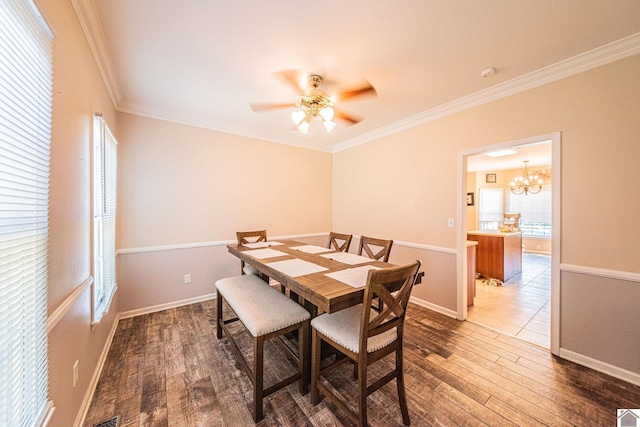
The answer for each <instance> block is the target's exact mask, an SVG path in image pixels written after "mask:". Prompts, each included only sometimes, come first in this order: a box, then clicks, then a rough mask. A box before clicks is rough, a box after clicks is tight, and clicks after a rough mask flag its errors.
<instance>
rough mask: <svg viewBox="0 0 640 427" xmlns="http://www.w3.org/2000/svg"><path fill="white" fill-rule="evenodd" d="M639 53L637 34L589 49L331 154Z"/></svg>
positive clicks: (352, 141) (340, 145)
mask: <svg viewBox="0 0 640 427" xmlns="http://www.w3.org/2000/svg"><path fill="white" fill-rule="evenodd" d="M639 53H640V33H636V34H633V35H631V36H628V37H625V38H623V39H620V40H617V41H614V42H612V43H609V44H606V45H604V46H601V47H598V48H595V49H592V50H590V51H587V52H585V53H582V54H580V55H576V56H574V57H572V58H568V59H565V60H564V61H560V62H558V63H555V64H553V65H549V66H547V67H544V68H541V69H539V70H536V71H533V72H531V73H528V74H525V75H523V76H520V77H517V78H515V79H512V80H509V81H506V82H503V83H500V84H497V85H495V86H492V87H490V88H487V89H483V90H481V91H478V92H475V93H472V94H471V95H467V96H463V97H462V98H458V99H456V100H453V101H451V102H447V103H445V104H442V105H439V106H437V107H435V108H432V109H430V110H426V111H424V112H422V113H418V114H415V115H413V116H410V117H407V118H406V119H403V120H399V121H397V122H394V123H391V124H390V125H388V126H384V127H381V128H378V129H376V130H373V131H371V132H367V133H365V134H363V135H360V136H358V137H356V138H351V139H348V140H346V141H343V142H341V143H338V144H336V145H334V146H333V150H332V152H333V153H337V152H339V151H343V150H347V149H349V148H353V147H356V146H358V145H362V144H366V143H367V142H371V141H374V140H376V139H380V138H382V137H384V136H388V135H392V134H395V133H398V132H401V131H404V130H407V129H410V128H412V127H415V126H418V125H421V124H424V123H428V122H430V121H433V120H437V119H440V118H442V117H445V116H448V115H451V114H454V113H458V112H461V111H464V110H467V109H469V108H473V107H476V106H479V105H482V104H486V103H489V102H492V101H495V100H498V99H501V98H506V97H508V96H511V95H514V94H517V93H520V92H524V91H526V90H529V89H533V88H536V87H539V86H543V85H546V84H548V83H552V82H555V81H558V80H561V79H564V78H566V77H570V76H573V75H576V74H580V73H583V72H585V71H588V70H591V69H593V68H597V67H600V66H603V65H607V64H610V63H612V62H615V61H619V60H621V59H624V58H628V57H630V56H633V55H637V54H639Z"/></svg>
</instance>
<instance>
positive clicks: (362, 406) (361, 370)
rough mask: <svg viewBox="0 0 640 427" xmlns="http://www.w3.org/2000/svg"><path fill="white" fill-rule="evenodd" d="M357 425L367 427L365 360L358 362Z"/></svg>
mask: <svg viewBox="0 0 640 427" xmlns="http://www.w3.org/2000/svg"><path fill="white" fill-rule="evenodd" d="M365 357H366V356H365ZM358 427H367V362H366V361H365V360H362V363H358Z"/></svg>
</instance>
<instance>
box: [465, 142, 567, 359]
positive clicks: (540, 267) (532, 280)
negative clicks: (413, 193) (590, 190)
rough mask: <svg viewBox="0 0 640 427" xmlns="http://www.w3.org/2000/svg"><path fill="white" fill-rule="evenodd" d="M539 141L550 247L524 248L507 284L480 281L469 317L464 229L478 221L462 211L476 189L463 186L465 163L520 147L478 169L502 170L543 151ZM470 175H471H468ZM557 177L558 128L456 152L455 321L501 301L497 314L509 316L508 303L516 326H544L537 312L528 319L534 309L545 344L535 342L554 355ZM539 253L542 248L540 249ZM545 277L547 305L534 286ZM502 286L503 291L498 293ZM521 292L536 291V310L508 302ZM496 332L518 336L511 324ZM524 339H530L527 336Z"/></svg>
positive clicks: (556, 337) (556, 346)
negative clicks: (547, 172)
mask: <svg viewBox="0 0 640 427" xmlns="http://www.w3.org/2000/svg"><path fill="white" fill-rule="evenodd" d="M544 144H547V147H548V146H549V145H550V150H549V151H548V153H550V159H549V162H548V165H550V166H551V170H552V171H553V173H552V174H551V187H552V188H553V193H552V195H551V198H552V201H551V204H552V207H551V210H552V213H551V217H552V219H551V223H552V226H551V244H550V245H548V246H547V248H550V252H551V255H550V256H547V257H546V258H545V257H544V256H542V255H541V256H537V257H536V256H535V254H531V253H525V254H523V255H524V257H523V272H522V273H521V274H518V275H517V276H514V278H513V279H512V280H511V281H507V282H505V284H508V285H509V286H505V287H495V286H493V285H495V283H491V284H490V285H491V286H492V288H490V287H488V286H482V288H481V289H480V288H476V298H478V308H479V309H478V310H475V312H473V310H474V309H475V308H476V307H473V306H472V307H471V312H472V316H471V318H469V310H468V308H467V296H468V295H467V292H468V290H469V292H470V291H472V289H473V288H468V286H467V285H468V280H467V230H472V229H476V227H478V224H479V220H478V219H476V218H475V217H473V216H472V215H468V213H469V212H470V209H469V207H468V206H467V205H468V202H469V200H475V202H476V203H478V202H479V200H478V194H477V188H478V187H479V186H478V185H476V184H475V183H473V182H470V185H471V186H470V188H471V189H473V191H470V190H468V187H467V184H468V175H469V174H468V170H469V165H471V166H472V167H475V166H474V164H476V163H477V160H482V159H489V157H487V156H485V153H487V152H495V151H501V150H506V149H520V150H519V151H521V152H522V153H523V154H522V155H516V156H511V159H508V158H507V157H509V156H505V157H504V158H501V159H499V160H492V161H491V162H489V163H487V164H488V165H491V166H486V165H485V169H484V170H485V171H491V172H493V173H495V172H494V171H500V170H506V169H512V170H513V169H522V164H523V163H522V161H523V160H528V159H523V157H525V156H533V155H534V153H536V152H539V151H544V150H540V149H539V147H538V149H536V146H541V145H544ZM514 151H515V150H514ZM547 156H548V154H547ZM529 160H530V159H529ZM483 161H484V160H483ZM539 161H540V160H538V162H539ZM514 162H516V163H514ZM517 162H519V165H520V166H518V163H517ZM493 173H492V174H490V175H493V176H490V177H487V178H491V180H490V179H487V182H493V181H492V180H493V179H494V178H495V177H496V175H495V174H493ZM471 176H472V177H473V174H472V175H471ZM484 176H485V175H484V174H482V177H484ZM498 176H500V174H499V173H498ZM560 177H561V173H560V133H559V132H556V133H552V134H547V135H540V136H535V137H531V138H525V139H521V140H515V141H509V142H505V143H501V144H495V145H491V146H485V147H479V148H476V149H473V150H467V151H464V152H460V153H459V156H458V184H459V185H458V191H459V194H458V196H459V197H458V200H459V203H458V206H459V210H458V229H457V231H458V254H460V256H458V257H457V258H458V318H459V319H461V320H465V319H469V320H476V318H478V317H482V316H478V314H482V313H481V312H482V311H483V310H482V309H481V308H480V307H481V305H482V304H483V303H484V304H493V305H494V307H493V309H494V310H495V308H496V305H500V304H504V306H503V307H505V308H504V310H502V312H503V313H501V315H503V316H508V315H509V314H508V313H509V311H510V310H508V309H507V304H509V307H511V312H512V313H514V314H512V315H513V316H520V318H519V319H517V321H516V320H515V319H514V321H513V322H511V323H513V324H518V323H519V324H521V325H526V324H529V323H530V324H531V326H532V327H533V326H534V325H535V326H536V327H537V328H540V327H542V328H544V326H540V324H539V320H540V317H539V318H538V319H537V320H536V321H534V319H533V317H535V315H536V314H537V315H539V316H542V318H544V316H546V317H547V319H548V322H549V323H548V325H549V334H548V336H549V341H548V342H549V344H548V345H546V346H545V345H543V344H542V343H541V342H536V343H537V344H539V345H543V346H545V347H547V348H549V349H550V351H551V352H552V353H554V354H557V351H558V349H559V333H558V328H559V326H558V324H559V322H558V319H559V271H560V265H559V255H560V254H559V248H560ZM491 185H493V186H494V187H496V186H498V187H499V186H502V187H507V188H508V186H509V184H508V182H507V184H504V183H502V184H501V183H500V182H498V183H497V184H491ZM468 193H472V194H473V196H468ZM469 227H471V228H469ZM527 244H528V245H530V248H533V249H534V250H533V251H532V252H536V250H535V248H536V246H539V245H531V243H530V242H527ZM525 246H526V245H525ZM543 246H544V245H543ZM528 252H531V251H528ZM538 252H541V251H538ZM542 252H545V251H542ZM547 252H548V251H547ZM545 262H546V263H547V267H545V266H544V265H545ZM545 277H546V280H547V286H548V288H547V290H546V292H547V294H548V301H547V302H548V304H546V306H545V304H544V302H543V301H542V300H543V299H544V292H545V291H544V289H540V288H539V286H540V285H541V284H542V285H544V284H543V282H544V280H545ZM549 280H550V282H549ZM527 287H528V289H526V292H525V291H524V289H525V288H527ZM507 288H508V290H507ZM518 289H522V290H523V292H522V293H521V294H520V295H518V292H517V291H518ZM505 290H507V291H506V292H500V291H505ZM478 291H481V293H479V292H478ZM526 293H529V294H530V295H534V294H537V295H538V296H537V298H536V300H537V304H541V306H539V307H538V308H537V309H533V308H531V307H528V308H526V310H525V311H526V312H527V313H526V314H525V313H518V312H517V304H515V306H516V308H514V304H512V303H513V302H514V301H517V300H518V298H520V299H521V297H523V296H524V295H525V294H526ZM509 296H511V299H510V300H509V299H508V297H509ZM505 298H506V299H505ZM508 301H511V302H508ZM525 305H526V304H525ZM525 305H523V307H522V308H525V307H524V306H525ZM486 308H487V307H485V309H486ZM514 310H515V311H514ZM485 311H486V310H485ZM532 311H533V313H532ZM495 313H496V312H495V311H494V317H496V316H495ZM529 315H531V317H530V318H524V316H529ZM497 317H501V316H497ZM477 323H480V324H482V322H481V321H478V322H477ZM486 323H489V321H488V320H486ZM485 326H489V327H492V328H494V329H497V330H500V328H498V327H496V325H495V324H493V325H492V324H486V325H485ZM521 329H522V332H523V335H522V338H523V339H525V340H528V341H530V342H535V341H534V340H532V339H527V338H526V332H524V327H523V328H521ZM502 332H505V333H507V334H510V335H514V336H517V335H518V334H517V333H514V329H513V328H512V329H511V330H503V331H502ZM529 338H531V336H530V337H529Z"/></svg>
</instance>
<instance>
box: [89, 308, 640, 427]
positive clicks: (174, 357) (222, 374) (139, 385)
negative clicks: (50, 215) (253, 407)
mask: <svg viewBox="0 0 640 427" xmlns="http://www.w3.org/2000/svg"><path fill="white" fill-rule="evenodd" d="M215 318H216V316H215V300H212V301H205V302H202V303H198V304H192V305H188V306H184V307H179V308H175V309H171V310H166V311H162V312H158V313H152V314H148V315H144V316H139V317H135V318H130V319H123V320H121V321H120V324H119V325H118V330H117V332H116V334H115V337H114V340H113V343H112V345H111V349H110V351H109V355H108V357H107V360H106V363H105V367H104V370H103V373H102V376H101V378H100V380H99V383H98V386H97V390H96V392H95V395H94V397H93V401H92V403H91V407H90V409H89V412H88V414H87V418H86V420H85V424H84V426H85V427H91V426H93V424H94V423H96V422H99V421H102V420H105V419H108V418H110V417H113V416H115V415H121V416H122V418H121V423H120V426H121V427H125V426H175V427H182V426H233V427H236V426H245V425H253V420H252V418H251V414H250V412H249V404H250V403H251V399H252V396H251V383H250V382H249V380H248V379H247V377H246V376H245V374H244V372H243V371H242V370H241V368H240V365H239V364H238V362H237V360H236V357H235V355H234V353H233V351H232V348H231V347H230V345H229V343H228V341H227V340H226V339H224V338H223V339H221V340H218V339H216V336H215ZM242 342H243V340H242V339H241V340H239V343H242ZM245 344H246V347H247V349H248V351H250V342H249V341H248V340H247V341H245ZM241 345H242V344H241ZM266 354H267V363H266V364H265V366H266V367H268V369H266V372H265V378H266V383H267V384H266V385H269V384H270V383H271V381H272V380H273V379H274V378H276V377H280V376H282V375H286V374H287V373H288V372H289V369H290V367H289V366H288V364H287V363H286V362H282V360H283V356H282V353H281V349H280V347H279V346H276V345H271V346H268V348H267V349H266ZM379 363H381V364H382V365H385V364H386V365H387V366H390V364H391V363H392V360H391V359H389V360H382V361H381V362H379ZM375 373H376V372H375V371H374V372H373V374H374V375H375ZM332 374H333V378H332V379H333V382H334V386H335V387H336V389H337V390H338V391H339V392H340V393H341V394H342V395H343V396H345V397H347V398H348V399H350V400H351V401H353V402H355V392H356V387H355V383H353V381H352V379H351V378H352V377H351V374H352V368H351V367H350V366H348V365H343V367H342V368H340V369H338V370H336V371H335V372H333V373H332ZM405 377H406V385H407V399H408V404H409V411H410V415H411V424H412V425H413V426H432V425H438V426H440V425H443V426H463V425H469V426H477V425H489V426H508V425H531V426H534V425H535V426H540V425H550V426H570V425H575V426H589V427H591V426H596V425H602V426H615V425H616V424H617V423H616V409H617V408H640V387H637V386H634V385H631V384H629V383H626V382H624V381H620V380H617V379H614V378H611V377H609V376H607V375H604V374H601V373H598V372H595V371H593V370H590V369H587V368H584V367H581V366H579V365H576V364H574V363H571V362H567V361H564V360H562V359H558V358H555V357H553V356H552V355H550V353H549V352H548V351H547V350H544V349H541V348H539V347H536V346H534V345H531V344H527V343H525V342H523V341H519V340H517V339H515V338H512V337H509V336H507V335H502V334H499V333H496V332H494V331H491V330H489V329H486V328H483V327H482V326H478V325H475V324H473V323H470V322H459V321H457V320H454V319H451V318H448V317H446V316H443V315H440V314H437V313H434V312H432V311H429V310H427V309H424V308H421V307H418V306H416V305H412V304H411V305H410V308H409V311H408V315H407V325H406V335H405ZM270 379H272V380H270ZM368 404H369V414H370V417H369V420H370V425H372V426H397V425H402V418H401V415H400V410H399V408H398V403H397V395H396V389H395V382H391V383H390V384H387V385H386V386H384V387H383V388H382V389H381V390H379V391H378V392H376V393H374V394H373V395H371V396H370V397H369V400H368ZM258 425H260V426H352V425H353V423H352V422H351V421H349V420H348V419H347V418H346V416H345V415H344V414H342V413H341V412H340V411H339V410H338V409H337V408H336V407H334V406H333V405H332V404H330V403H326V400H325V401H323V402H321V403H320V404H319V405H317V406H315V407H313V406H311V404H310V402H309V395H306V396H301V395H300V394H299V393H298V390H297V386H296V385H295V384H294V385H291V386H289V387H287V388H285V389H283V390H281V391H279V392H277V393H275V394H273V395H271V396H269V397H267V398H266V400H265V419H264V420H263V421H262V422H260V423H259V424H258Z"/></svg>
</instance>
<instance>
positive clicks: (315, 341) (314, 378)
mask: <svg viewBox="0 0 640 427" xmlns="http://www.w3.org/2000/svg"><path fill="white" fill-rule="evenodd" d="M311 335H312V336H311V404H312V405H314V406H315V405H317V404H318V403H320V391H319V390H318V381H319V380H320V348H321V347H322V340H321V339H320V336H319V335H318V331H316V330H315V329H313V328H312V332H311Z"/></svg>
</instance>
